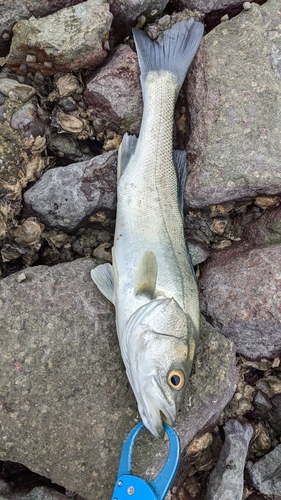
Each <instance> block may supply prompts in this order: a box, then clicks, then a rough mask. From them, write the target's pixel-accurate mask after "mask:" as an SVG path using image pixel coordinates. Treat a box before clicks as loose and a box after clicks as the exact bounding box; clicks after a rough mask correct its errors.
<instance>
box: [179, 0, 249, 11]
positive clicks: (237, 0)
mask: <svg viewBox="0 0 281 500" xmlns="http://www.w3.org/2000/svg"><path fill="white" fill-rule="evenodd" d="M243 2H244V0H209V1H208V2H206V0H172V2H171V3H172V5H173V7H176V8H177V9H180V10H182V9H190V10H199V11H200V12H203V13H204V14H208V13H209V12H213V11H216V10H226V9H233V8H237V7H240V9H241V8H242V5H243Z"/></svg>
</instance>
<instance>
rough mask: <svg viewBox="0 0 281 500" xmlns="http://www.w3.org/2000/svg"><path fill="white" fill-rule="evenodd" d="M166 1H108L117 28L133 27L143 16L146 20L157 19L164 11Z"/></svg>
mask: <svg viewBox="0 0 281 500" xmlns="http://www.w3.org/2000/svg"><path fill="white" fill-rule="evenodd" d="M167 3H168V0H142V1H140V2H138V1H135V0H110V10H111V12H112V14H113V16H114V21H115V23H116V24H117V25H118V26H120V25H121V26H124V25H125V26H127V28H128V26H133V25H134V24H135V21H136V20H137V18H138V16H140V15H141V14H144V15H145V16H146V17H147V18H148V19H151V18H152V19H153V18H155V17H156V16H157V17H158V16H159V14H160V13H161V12H163V10H164V9H165V7H166V5H167Z"/></svg>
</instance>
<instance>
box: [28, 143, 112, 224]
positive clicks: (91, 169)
mask: <svg viewBox="0 0 281 500" xmlns="http://www.w3.org/2000/svg"><path fill="white" fill-rule="evenodd" d="M116 162H117V154H116V152H114V151H110V152H108V153H105V154H104V155H102V156H97V157H96V158H93V159H92V160H87V161H85V162H81V163H73V164H72V165H68V166H67V167H57V168H53V169H52V170H49V171H48V172H46V173H45V175H43V176H42V177H41V179H40V180H39V181H38V182H37V183H36V184H35V185H34V186H33V187H32V188H30V189H29V190H28V191H26V192H25V195H24V202H25V207H24V210H25V213H32V214H33V215H36V216H37V217H39V219H40V220H42V221H44V222H45V223H46V224H48V226H49V227H52V228H55V229H60V230H62V231H73V230H75V229H77V227H78V226H81V224H82V223H85V221H86V220H87V219H88V217H89V216H90V215H91V214H94V213H95V212H98V211H104V210H107V211H111V212H113V211H114V210H115V209H116ZM66 178H67V181H66Z"/></svg>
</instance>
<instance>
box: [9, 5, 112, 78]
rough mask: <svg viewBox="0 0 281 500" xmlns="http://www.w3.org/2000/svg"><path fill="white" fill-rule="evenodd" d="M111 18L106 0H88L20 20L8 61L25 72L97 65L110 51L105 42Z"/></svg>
mask: <svg viewBox="0 0 281 500" xmlns="http://www.w3.org/2000/svg"><path fill="white" fill-rule="evenodd" d="M111 22H112V14H111V13H110V12H109V4H108V2H107V1H106V0H87V1H86V2H82V3H80V4H78V5H75V6H73V7H66V8H64V9H61V10H60V11H58V12H55V13H54V14H51V15H49V16H46V17H44V18H41V19H40V18H39V19H35V18H34V17H31V18H30V19H29V20H26V21H25V20H22V21H19V22H18V23H17V24H16V25H15V26H14V28H13V33H14V35H13V39H12V44H11V49H10V53H9V56H8V61H7V64H8V66H9V67H10V68H11V69H13V70H14V71H17V72H20V73H22V74H24V73H25V72H26V71H28V70H31V71H40V72H41V73H43V74H45V75H53V74H55V73H57V72H60V71H66V72H68V71H77V70H79V69H80V68H89V67H94V66H97V65H98V64H100V63H101V62H102V61H103V60H104V58H105V57H106V55H107V52H106V50H105V49H104V43H105V41H106V39H107V36H108V32H109V29H110V26H111Z"/></svg>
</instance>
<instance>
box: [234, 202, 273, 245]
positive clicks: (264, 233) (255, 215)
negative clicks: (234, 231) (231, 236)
mask: <svg viewBox="0 0 281 500" xmlns="http://www.w3.org/2000/svg"><path fill="white" fill-rule="evenodd" d="M240 220H241V226H242V228H243V238H245V239H246V240H247V241H248V242H249V243H250V245H251V246H260V247H261V246H269V247H270V246H275V245H281V207H280V206H278V207H276V208H271V209H268V210H252V211H251V212H250V213H249V214H246V215H244V216H242V217H241V219H240Z"/></svg>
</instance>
